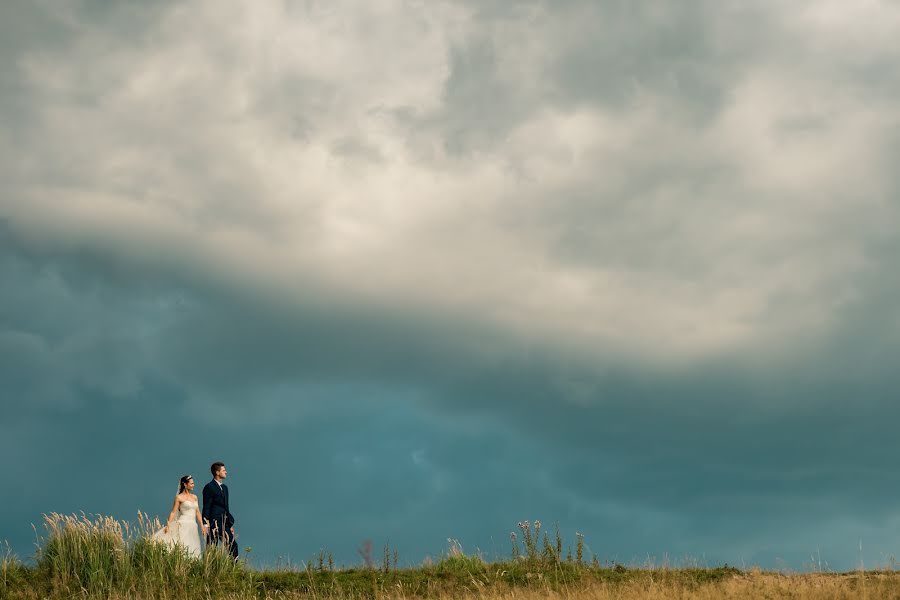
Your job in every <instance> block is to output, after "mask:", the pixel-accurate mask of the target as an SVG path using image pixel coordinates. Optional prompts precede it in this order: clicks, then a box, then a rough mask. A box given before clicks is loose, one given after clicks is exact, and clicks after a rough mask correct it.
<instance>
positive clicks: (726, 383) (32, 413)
mask: <svg viewBox="0 0 900 600" xmlns="http://www.w3.org/2000/svg"><path fill="white" fill-rule="evenodd" d="M898 34H900V5H898V4H897V3H894V2H886V1H883V2H878V1H875V0H872V1H869V2H858V3H855V4H854V5H853V6H850V5H847V4H846V3H840V2H833V1H830V0H820V1H810V2H799V3H794V4H792V5H790V6H786V5H784V4H783V3H775V2H766V1H761V2H756V3H751V4H747V3H738V2H706V1H699V0H698V1H690V2H684V3H681V4H680V5H678V6H675V5H673V4H671V3H667V2H644V3H640V5H637V4H635V3H633V2H614V1H608V2H577V1H564V2H536V1H535V2H516V3H512V2H499V1H496V2H429V3H422V2H411V1H407V2H400V1H396V2H387V1H386V2H376V3H368V4H367V5H366V6H365V7H363V6H359V5H358V3H343V2H327V3H324V2H323V3H318V2H283V3H275V2H273V3H255V4H253V5H247V4H241V3H233V4H229V3H224V4H223V3H221V2H208V1H206V2H204V1H197V2H184V3H167V2H159V3H143V2H135V3H121V4H119V5H117V6H116V7H109V6H106V5H105V4H104V3H99V2H98V3H94V2H87V1H84V2H76V3H69V4H66V5H65V6H60V5H57V4H55V3H50V2H27V3H26V2H21V3H19V2H11V3H6V4H4V5H3V7H0V40H2V41H0V64H2V67H3V68H2V69H0V87H2V90H3V94H0V122H2V129H0V132H2V133H0V176H2V187H0V390H2V391H0V408H2V415H3V416H2V420H0V451H2V452H3V453H4V456H6V457H7V460H6V461H5V465H4V467H3V478H4V481H5V482H6V483H5V485H4V489H3V492H2V494H3V496H2V504H3V506H4V508H5V510H4V511H3V513H2V516H0V539H9V540H10V543H11V544H12V545H13V547H14V548H15V550H16V551H17V552H18V553H20V554H22V555H23V556H27V555H28V554H30V552H31V540H32V538H33V534H32V530H31V526H30V523H32V522H38V521H39V520H40V515H41V514H42V513H46V512H51V511H58V512H72V511H81V510H85V511H88V512H103V513H111V514H115V515H116V516H119V517H122V518H133V516H134V514H135V513H136V511H137V510H146V511H150V512H151V513H153V514H160V513H163V512H164V511H165V510H166V509H167V508H168V506H167V504H168V503H169V502H170V501H171V498H170V496H171V494H172V489H171V488H172V487H173V485H174V484H173V483H172V482H177V478H178V476H180V475H181V474H182V472H192V473H193V474H194V476H195V477H197V478H198V480H202V479H203V478H204V472H205V470H206V468H207V465H208V464H209V463H210V462H211V461H213V460H218V459H221V460H224V461H225V462H226V463H227V464H228V466H229V471H230V474H231V477H230V479H231V480H232V489H233V495H234V496H235V500H236V502H235V504H236V507H235V514H236V516H237V520H238V528H239V530H240V533H241V536H242V540H241V541H242V545H249V546H253V548H254V551H253V554H254V555H256V556H258V557H259V559H258V560H259V561H260V562H261V563H272V562H274V561H276V560H277V559H278V557H282V558H285V557H291V558H292V559H293V560H302V559H307V558H308V557H309V556H311V555H312V554H313V553H315V552H316V551H317V550H318V549H319V548H322V547H327V548H329V549H332V550H334V551H335V553H336V555H337V557H338V559H339V561H344V562H352V561H354V560H356V559H357V558H356V556H355V549H356V547H357V545H358V544H359V542H360V541H361V540H362V539H366V538H371V539H374V540H376V542H377V543H381V542H382V541H389V542H390V543H391V545H392V546H394V547H397V548H398V549H399V550H400V552H401V557H402V558H403V560H404V561H408V562H417V561H420V560H422V559H423V558H424V557H425V556H426V555H429V554H430V555H437V554H439V553H440V552H441V551H443V549H444V546H445V541H446V539H447V538H448V537H452V538H458V539H459V540H460V541H461V542H462V543H463V546H464V548H465V549H466V550H467V551H475V549H476V548H478V549H480V550H481V551H483V552H484V553H485V554H486V556H488V557H489V558H493V557H495V556H502V555H505V554H506V553H508V547H507V544H508V542H507V541H506V536H507V535H508V533H509V530H510V529H511V527H513V526H514V525H515V523H516V522H517V521H520V520H522V519H532V518H540V519H543V520H544V521H545V522H552V521H559V523H560V525H561V526H562V528H563V530H564V532H565V533H566V534H567V535H568V536H569V537H570V538H571V537H573V536H574V532H575V531H576V530H577V531H581V532H584V533H585V534H586V535H587V540H588V544H589V546H590V549H591V551H593V552H594V553H596V554H597V555H598V556H599V557H600V558H601V560H605V559H610V560H619V561H620V562H641V561H644V560H646V559H647V557H655V559H656V560H662V557H664V556H667V557H669V558H670V559H674V560H679V559H682V560H697V561H701V562H702V561H706V562H708V563H715V562H726V561H727V562H728V563H729V564H738V565H740V564H748V565H749V564H760V565H763V566H778V565H781V564H785V563H786V564H789V565H791V566H792V567H793V568H803V567H804V565H806V564H808V563H809V561H810V560H811V559H810V556H811V555H816V556H817V557H820V556H821V557H822V558H823V559H824V560H827V561H829V565H831V566H833V567H835V568H848V567H852V566H855V565H857V564H858V563H859V561H860V560H863V561H865V562H866V564H867V565H871V564H876V563H879V562H880V563H882V564H886V563H887V562H889V557H891V556H894V555H895V554H896V552H897V545H896V542H895V540H894V531H895V529H896V526H897V524H898V521H900V513H898V512H897V510H896V509H895V507H894V498H895V497H897V495H898V492H900V488H898V484H896V483H895V482H894V479H893V478H892V477H891V473H892V470H891V467H892V463H893V460H892V459H893V456H894V454H896V452H897V450H898V444H897V442H896V436H895V433H894V423H895V422H896V421H897V417H900V414H898V412H900V407H898V405H897V403H896V389H897V384H898V383H900V382H898V378H900V377H898V374H897V370H896V368H895V365H894V360H893V358H894V357H895V356H896V354H897V350H898V346H900V306H898V302H897V300H896V299H897V297H898V292H900V289H898V283H897V278H896V276H895V275H894V271H895V269H894V268H893V263H894V262H895V260H896V257H897V256H898V252H900V214H898V196H900V179H898V176H897V175H896V169H895V168H894V165H895V164H896V163H897V161H898V159H900V109H898V108H897V105H896V97H897V94H898V93H900V78H898V75H897V71H896V69H895V68H894V65H896V64H897V62H898V60H900V47H898V46H897V45H896V44H895V43H893V41H892V40H894V39H895V38H896V37H897V36H898ZM861 545H862V548H863V550H862V554H860V546H861ZM782 561H784V562H782Z"/></svg>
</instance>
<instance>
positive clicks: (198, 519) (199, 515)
mask: <svg viewBox="0 0 900 600" xmlns="http://www.w3.org/2000/svg"><path fill="white" fill-rule="evenodd" d="M194 512H196V513H197V523H198V524H199V525H200V531H202V532H203V533H206V529H207V527H206V525H204V524H203V515H201V514H200V507H199V506H198V507H197V508H196V510H195V511H194Z"/></svg>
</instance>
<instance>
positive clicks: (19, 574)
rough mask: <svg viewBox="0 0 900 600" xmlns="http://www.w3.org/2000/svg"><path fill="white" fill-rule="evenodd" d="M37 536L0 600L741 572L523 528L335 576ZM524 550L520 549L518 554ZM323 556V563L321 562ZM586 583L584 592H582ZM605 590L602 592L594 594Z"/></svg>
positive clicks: (274, 593)
mask: <svg viewBox="0 0 900 600" xmlns="http://www.w3.org/2000/svg"><path fill="white" fill-rule="evenodd" d="M44 527H45V530H46V534H45V537H44V538H42V539H40V540H39V550H38V552H37V555H36V560H35V563H34V565H33V566H26V565H24V564H23V563H22V562H21V561H19V560H18V558H16V557H15V556H14V555H12V554H11V553H10V552H9V550H8V549H7V551H6V553H5V555H4V556H2V560H0V599H2V600H6V599H10V600H25V599H28V600H32V599H36V598H75V597H77V598H81V599H93V598H277V597H286V596H287V597H299V596H304V597H311V598H381V597H391V598H399V597H404V598H440V597H460V596H479V597H500V596H505V595H508V594H511V593H519V592H522V591H525V592H528V591H534V592H539V591H542V592H546V593H548V594H560V595H563V594H565V595H568V594H569V593H570V592H572V591H578V590H581V591H586V590H590V589H596V586H598V585H599V586H601V587H603V586H606V587H607V588H608V587H609V586H619V585H625V586H628V585H632V586H634V585H638V586H640V585H647V586H651V587H652V586H654V585H669V586H675V587H674V588H673V589H675V588H678V589H693V588H695V587H697V586H704V585H709V584H715V583H716V582H723V581H726V580H729V579H731V578H735V577H737V576H741V575H742V573H741V571H739V570H737V569H734V568H731V567H727V566H726V567H719V568H712V569H700V568H681V569H669V568H665V569H659V568H656V569H648V568H640V569H638V568H626V567H624V566H622V565H611V566H604V565H601V564H599V562H597V560H596V559H593V560H591V561H587V560H585V557H584V552H583V537H581V536H579V538H578V539H577V540H576V542H577V544H578V547H577V549H576V552H575V553H574V555H573V553H572V552H566V553H563V551H562V549H563V545H562V540H561V538H560V536H559V533H558V531H557V533H556V535H555V536H553V537H551V536H549V535H547V534H546V533H545V534H544V536H543V537H540V536H539V535H538V533H539V527H536V528H535V531H534V532H531V531H529V530H528V528H527V527H526V528H522V527H520V529H523V535H524V538H525V539H524V542H525V543H524V548H517V540H516V539H515V536H513V537H512V539H511V553H510V558H509V559H508V560H503V561H496V562H486V561H485V560H483V559H482V558H481V557H480V556H472V555H467V554H465V553H464V552H463V551H462V548H461V546H460V545H459V544H458V543H457V542H455V541H453V540H451V541H450V548H449V550H448V552H447V554H446V555H445V556H444V557H443V558H442V559H440V560H439V561H437V562H434V563H432V562H430V561H429V562H427V563H426V564H423V565H421V566H418V567H412V568H397V559H396V553H394V555H393V561H392V560H391V553H390V551H389V548H388V547H387V546H385V550H384V560H383V562H382V564H381V565H380V566H378V567H376V565H375V564H374V561H372V560H371V557H370V556H368V554H367V555H366V556H364V559H365V560H364V562H365V564H366V566H364V567H361V568H349V569H344V568H342V569H335V568H334V566H333V559H332V558H331V557H330V555H326V554H325V553H324V552H320V554H319V556H318V559H315V558H314V559H313V560H312V561H310V566H308V567H306V568H305V569H303V570H297V569H274V570H264V571H257V570H253V569H250V568H248V567H247V566H246V564H245V563H244V562H243V561H238V562H234V561H233V560H232V559H231V557H230V556H228V555H227V554H225V553H224V552H222V551H216V550H215V549H214V550H213V551H210V552H206V553H204V556H203V557H202V558H199V559H196V558H192V557H191V556H189V555H188V554H187V553H186V552H185V551H183V550H181V549H179V548H174V549H171V548H169V547H167V546H165V545H164V544H161V543H159V542H156V541H154V540H152V539H151V538H150V535H149V534H150V533H151V532H152V531H155V530H156V529H158V527H159V523H156V522H150V521H148V520H147V519H146V517H144V516H143V515H140V516H139V522H138V525H137V526H136V527H132V526H131V525H129V524H128V523H124V522H119V521H116V520H115V519H111V518H108V517H93V518H90V517H88V516H86V515H81V516H64V515H58V514H53V515H49V516H47V517H45V522H44ZM522 550H524V551H522ZM326 556H327V557H328V558H327V560H326V558H325V557H326ZM592 586H593V587H592ZM604 589H605V588H604Z"/></svg>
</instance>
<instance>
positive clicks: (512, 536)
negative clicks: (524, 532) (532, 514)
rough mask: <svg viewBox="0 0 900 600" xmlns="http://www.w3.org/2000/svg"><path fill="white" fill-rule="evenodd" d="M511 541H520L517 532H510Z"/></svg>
mask: <svg viewBox="0 0 900 600" xmlns="http://www.w3.org/2000/svg"><path fill="white" fill-rule="evenodd" d="M509 539H511V540H512V541H516V540H517V539H519V538H518V536H517V535H516V532H515V531H512V532H510V534H509Z"/></svg>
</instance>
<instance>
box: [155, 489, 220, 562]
mask: <svg viewBox="0 0 900 600" xmlns="http://www.w3.org/2000/svg"><path fill="white" fill-rule="evenodd" d="M193 489H194V478H193V477H191V476H190V475H185V476H184V477H182V478H181V480H180V481H179V482H178V495H177V496H175V502H174V504H172V512H170V513H169V519H168V521H167V522H166V526H165V527H163V528H162V529H160V530H159V531H157V532H156V533H154V534H153V539H155V540H158V541H161V542H164V543H166V544H168V545H170V546H175V545H181V546H183V547H184V548H185V549H187V551H188V554H190V555H191V556H193V557H195V558H200V534H199V533H198V532H197V526H196V525H194V521H196V522H197V524H198V525H199V526H200V529H201V530H203V534H204V535H206V533H207V528H206V526H205V525H204V524H203V517H202V516H200V504H199V503H198V502H197V496H195V495H194V494H192V493H191V492H192V491H193ZM176 514H177V515H178V518H177V519H176V518H175V515H176Z"/></svg>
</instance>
